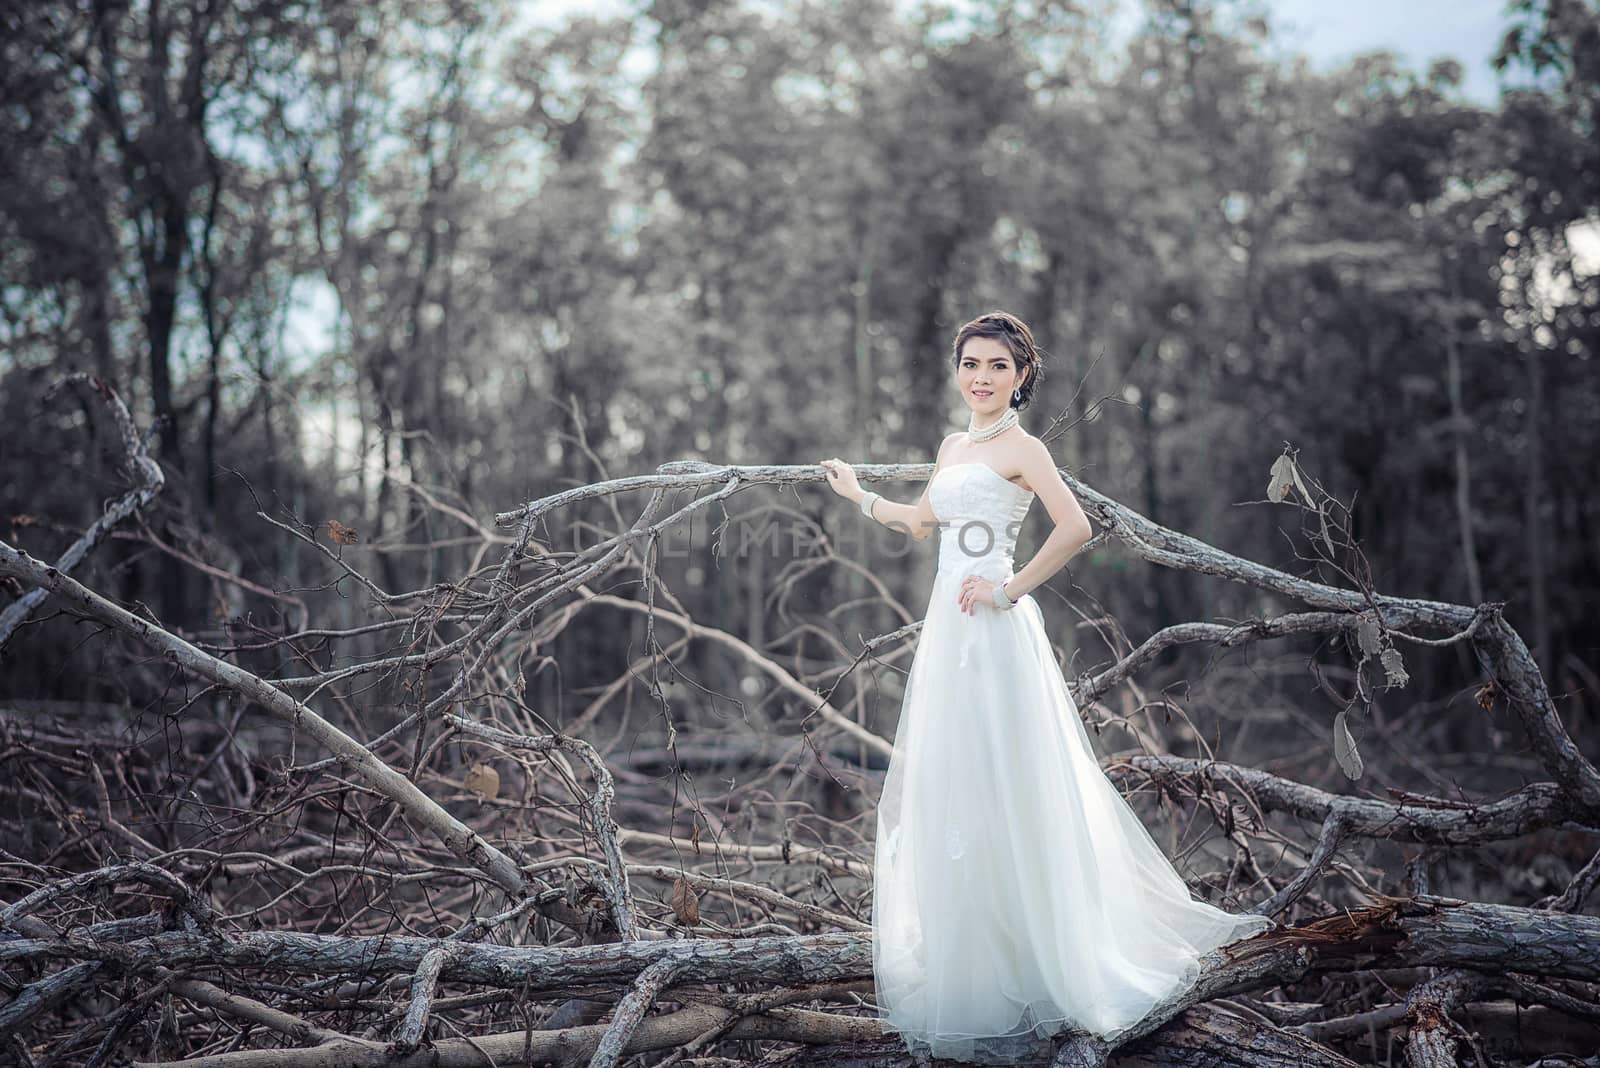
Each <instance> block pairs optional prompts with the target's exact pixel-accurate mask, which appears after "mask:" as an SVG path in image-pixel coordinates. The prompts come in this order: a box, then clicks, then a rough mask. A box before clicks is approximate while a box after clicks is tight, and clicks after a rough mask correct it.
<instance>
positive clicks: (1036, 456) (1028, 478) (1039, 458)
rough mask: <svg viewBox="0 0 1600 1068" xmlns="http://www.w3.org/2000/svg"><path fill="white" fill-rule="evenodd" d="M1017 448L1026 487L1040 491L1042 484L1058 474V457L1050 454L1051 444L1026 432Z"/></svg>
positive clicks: (1045, 483)
mask: <svg viewBox="0 0 1600 1068" xmlns="http://www.w3.org/2000/svg"><path fill="white" fill-rule="evenodd" d="M1013 448H1014V449H1016V459H1017V467H1019V468H1020V469H1021V471H1022V479H1023V482H1024V483H1025V484H1026V485H1025V488H1027V489H1031V490H1033V491H1035V492H1037V491H1038V489H1039V487H1040V486H1043V485H1047V484H1049V482H1050V480H1051V476H1053V475H1056V474H1057V472H1056V458H1055V457H1054V456H1052V455H1050V446H1048V445H1046V444H1045V443H1044V442H1043V441H1040V440H1039V439H1038V438H1036V437H1034V436H1033V435H1032V434H1025V435H1024V436H1023V438H1022V439H1021V440H1020V441H1018V442H1017V443H1016V445H1014V446H1013Z"/></svg>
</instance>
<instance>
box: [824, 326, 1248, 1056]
mask: <svg viewBox="0 0 1600 1068" xmlns="http://www.w3.org/2000/svg"><path fill="white" fill-rule="evenodd" d="M952 357H953V361H954V365H955V378H956V384H957V385H958V386H959V387H960V390H961V396H962V398H963V399H964V400H965V401H966V402H967V405H968V407H969V408H970V409H971V411H972V415H971V421H970V425H969V429H968V430H967V432H966V433H955V434H951V435H950V436H949V437H947V438H945V440H944V442H943V444H941V445H940V447H939V455H938V462H937V464H936V466H935V470H934V474H933V477H932V478H931V479H929V481H928V484H927V488H926V489H925V490H924V492H923V494H922V496H921V497H920V498H919V499H918V500H917V502H916V503H915V504H896V503H894V502H893V501H889V500H885V499H883V498H882V497H881V496H879V495H878V494H876V493H864V492H863V491H862V489H861V487H860V484H859V483H858V482H857V480H856V477H855V472H854V471H852V470H851V468H850V466H849V465H848V464H845V463H844V462H843V461H840V460H838V459H831V460H826V461H824V462H823V467H824V468H825V469H826V470H827V472H828V484H829V486H830V487H831V488H832V489H833V490H834V492H836V493H838V494H839V495H841V496H843V497H845V498H847V499H849V500H851V501H855V502H857V503H858V504H860V505H861V507H862V511H863V512H864V513H866V514H867V515H869V516H871V518H873V519H874V520H876V521H877V522H879V523H882V524H884V525H887V526H890V527H893V528H895V529H897V530H900V531H902V532H906V533H909V534H910V536H912V537H914V538H917V539H918V540H921V539H924V538H927V537H929V536H930V535H931V534H932V533H933V531H934V530H936V529H937V530H938V531H939V567H938V572H937V574H936V575H935V577H934V581H933V588H932V591H931V592H930V595H929V598H928V607H927V611H926V613H925V616H924V619H923V624H922V634H921V636H920V638H919V641H918V645H917V651H916V655H915V656H914V657H913V658H912V662H911V668H910V672H909V674H908V676H907V679H906V690H905V698H904V701H903V703H902V705H901V711H900V721H899V725H898V727H897V729H896V732H895V739H894V751H893V754H892V756H891V758H890V762H889V769H888V773H887V776H886V778H885V781H884V786H883V793H882V796H881V798H880V800H879V804H878V816H877V843H876V857H875V869H874V877H873V889H872V937H873V969H874V973H875V978H876V982H877V994H878V1009H879V1015H880V1018H881V1021H882V1026H883V1030H884V1031H885V1032H891V1033H892V1032H898V1033H899V1034H900V1035H901V1038H902V1040H903V1041H904V1042H905V1044H906V1048H907V1049H908V1050H909V1051H910V1052H912V1053H931V1054H933V1055H935V1056H940V1057H947V1058H952V1059H957V1060H966V1061H1002V1062H1003V1061H1008V1060H1012V1059H1015V1058H1019V1057H1024V1056H1029V1055H1033V1054H1037V1053H1038V1052H1039V1050H1040V1048H1041V1047H1040V1041H1041V1040H1042V1039H1046V1038H1048V1037H1051V1036H1056V1035H1059V1034H1060V1033H1061V1032H1064V1031H1069V1030H1076V1031H1089V1032H1092V1033H1094V1034H1096V1035H1099V1036H1100V1037H1102V1038H1105V1039H1115V1038H1116V1037H1118V1036H1119V1035H1120V1034H1122V1033H1123V1032H1125V1031H1126V1030H1128V1029H1129V1028H1130V1027H1131V1026H1133V1025H1134V1024H1135V1023H1137V1022H1138V1021H1139V1020H1141V1019H1142V1018H1143V1017H1144V1016H1145V1015H1146V1014H1147V1013H1148V1012H1149V1010H1150V1009H1152V1008H1154V1007H1155V1006H1156V1005H1157V1004H1158V1003H1160V1002H1161V1001H1163V1000H1165V999H1167V998H1168V997H1170V996H1172V995H1173V994H1175V993H1177V992H1179V991H1181V990H1182V989H1185V988H1187V987H1188V986H1189V985H1190V984H1192V983H1193V982H1194V980H1195V978H1196V976H1197V974H1198V970H1199V968H1198V961H1197V958H1198V957H1200V956H1201V955H1202V954H1204V953H1206V952H1208V951H1210V950H1212V949H1215V948H1217V947H1218V946H1221V945H1223V944H1226V943H1229V942H1232V941H1236V940H1238V939H1240V938H1244V937H1246V936H1249V935H1253V934H1257V933H1259V932H1261V931H1263V930H1265V929H1267V928H1268V927H1270V926H1272V921H1271V920H1270V919H1268V918H1267V917H1264V916H1258V915H1253V914H1242V915H1240V914H1233V913H1229V912H1226V911H1223V910H1222V909H1219V908H1216V907H1215V906H1213V905H1210V904H1208V903H1206V902H1203V901H1199V900H1197V899H1195V898H1194V897H1193V896H1192V895H1191V894H1190V892H1189V888H1188V887H1187V886H1186V885H1185V884H1184V882H1183V879H1182V877H1181V876H1179V875H1178V873H1177V871H1176V870H1175V869H1174V868H1173V866H1172V863H1171V862H1170V861H1169V860H1168V859H1167V857H1166V855H1165V854H1164V853H1163V852H1162V851H1161V848H1160V846H1159V845H1157V844H1156V842H1155V840H1154V839H1153V838H1152V837H1151V836H1150V833H1149V832H1148V831H1147V830H1146V829H1145V827H1144V825H1143V824H1141V823H1140V822H1139V818H1138V816H1137V815H1136V814H1135V813H1134V811H1133V809H1132V808H1131V807H1130V806H1129V805H1128V803H1127V801H1126V800H1124V799H1123V797H1122V795H1121V794H1119V793H1118V792H1117V790H1116V788H1115V787H1114V786H1113V785H1112V783H1111V781H1110V780H1109V779H1108V778H1106V776H1105V773H1104V772H1102V771H1101V770H1100V764H1099V761H1098V759H1097V758H1096V756H1095V753H1094V749H1093V747H1092V746H1091V745H1090V742H1089V735H1088V732H1087V730H1085V728H1084V726H1083V722H1082V720H1081V719H1080V717H1079V715H1078V709H1077V706H1076V705H1075V704H1074V703H1073V700H1072V697H1071V694H1070V693H1069V692H1068V690H1067V686H1066V682H1065V680H1064V679H1063V678H1062V675H1061V669H1060V667H1059V665H1057V663H1056V661H1055V656H1054V654H1053V653H1052V651H1051V648H1050V643H1049V640H1048V638H1047V637H1046V634H1045V630H1044V622H1043V618H1042V616H1041V615H1040V612H1039V607H1038V605H1037V604H1036V603H1035V601H1034V599H1033V597H1032V596H1030V591H1032V590H1034V589H1036V588H1038V587H1039V586H1040V585H1041V584H1042V583H1044V582H1045V581H1046V580H1047V579H1048V578H1049V577H1050V576H1051V575H1053V574H1054V573H1055V572H1056V571H1057V570H1059V569H1060V568H1061V567H1062V565H1064V564H1065V563H1066V562H1067V560H1068V559H1069V558H1070V557H1072V555H1073V554H1074V553H1076V552H1077V551H1078V550H1079V549H1080V548H1082V547H1083V545H1084V544H1085V543H1086V542H1087V541H1088V540H1089V538H1090V534H1091V529H1090V526H1089V521H1088V519H1087V517H1085V515H1084V513H1083V509H1082V507H1081V506H1080V505H1079V504H1078V501H1077V498H1076V497H1074V496H1073V494H1072V491H1071V489H1069V488H1068V486H1067V485H1066V483H1065V482H1064V481H1062V479H1061V476H1060V474H1059V473H1058V472H1057V471H1056V465H1055V461H1054V459H1053V458H1052V457H1051V455H1050V452H1049V449H1048V448H1047V447H1046V446H1045V444H1044V443H1043V442H1041V441H1040V440H1039V439H1038V438H1035V437H1033V436H1032V435H1030V434H1029V433H1027V431H1025V430H1024V429H1022V427H1021V426H1020V425H1018V423H1017V411H1018V409H1020V408H1022V407H1024V406H1025V405H1026V404H1027V402H1028V400H1029V399H1030V396H1031V395H1032V393H1033V390H1034V387H1035V385H1036V384H1037V382H1038V379H1039V374H1040V366H1041V362H1042V361H1041V356H1040V353H1039V350H1038V349H1037V347H1036V346H1035V345H1034V340H1033V335H1032V332H1031V331H1030V330H1029V329H1028V327H1027V326H1026V325H1025V324H1024V323H1022V322H1021V320H1019V319H1017V318H1016V317H1015V316H1013V315H1010V314H1009V313H1006V312H1001V311H996V312H990V313H988V314H986V315H982V316H979V317H978V318H976V319H974V320H972V321H971V322H969V323H967V324H965V325H964V326H962V327H961V329H960V330H959V331H957V333H956V336H955V340H954V344H953V346H952ZM1035 497H1038V498H1040V499H1041V500H1043V501H1044V505H1045V508H1046V510H1047V511H1048V512H1049V513H1050V517H1051V519H1052V520H1054V523H1055V529H1054V530H1053V531H1052V532H1051V534H1050V536H1049V538H1048V539H1047V540H1046V541H1045V543H1044V544H1043V546H1041V547H1040V549H1039V551H1038V553H1037V554H1036V555H1035V556H1034V557H1033V559H1031V560H1029V561H1028V563H1027V565H1026V566H1024V567H1023V568H1022V570H1021V571H1014V570H1013V568H1012V549H1013V547H1014V546H1015V544H1016V537H1017V532H1018V529H1019V528H1020V525H1021V521H1022V518H1023V516H1024V515H1026V514H1027V511H1028V507H1029V505H1031V504H1032V503H1033V499H1034V498H1035Z"/></svg>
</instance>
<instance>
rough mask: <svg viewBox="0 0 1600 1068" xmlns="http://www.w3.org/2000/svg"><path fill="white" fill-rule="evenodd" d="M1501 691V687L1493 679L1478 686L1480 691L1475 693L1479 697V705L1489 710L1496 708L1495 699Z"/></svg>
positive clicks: (1486, 710)
mask: <svg viewBox="0 0 1600 1068" xmlns="http://www.w3.org/2000/svg"><path fill="white" fill-rule="evenodd" d="M1499 693H1500V687H1499V686H1497V685H1496V684H1495V681H1494V680H1493V679H1490V680H1489V681H1488V682H1486V683H1484V684H1483V685H1482V686H1479V687H1478V692H1477V693H1475V694H1473V696H1474V697H1476V698H1477V699H1478V707H1479V708H1481V709H1483V710H1484V711H1485V712H1488V711H1490V710H1492V709H1493V708H1494V699H1495V697H1497V696H1498V695H1499Z"/></svg>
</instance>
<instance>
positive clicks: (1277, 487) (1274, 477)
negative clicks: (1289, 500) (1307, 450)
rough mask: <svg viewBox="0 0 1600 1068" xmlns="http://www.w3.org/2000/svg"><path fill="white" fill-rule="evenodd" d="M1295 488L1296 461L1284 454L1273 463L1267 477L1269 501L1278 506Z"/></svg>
mask: <svg viewBox="0 0 1600 1068" xmlns="http://www.w3.org/2000/svg"><path fill="white" fill-rule="evenodd" d="M1293 488H1294V461H1292V460H1290V459H1289V454H1288V453H1282V454H1280V455H1279V456H1278V458H1277V459H1276V460H1274V461H1272V471H1271V473H1270V474H1269V475H1268V476H1267V500H1269V501H1271V502H1273V503H1274V504H1277V503H1279V502H1280V501H1282V500H1283V499H1284V498H1285V497H1287V496H1288V495H1289V491H1290V490H1291V489H1293Z"/></svg>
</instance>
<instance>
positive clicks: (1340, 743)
mask: <svg viewBox="0 0 1600 1068" xmlns="http://www.w3.org/2000/svg"><path fill="white" fill-rule="evenodd" d="M1348 711H1349V710H1348V709H1343V708H1341V709H1340V710H1339V714H1338V715H1337V716H1334V717H1333V756H1334V759H1335V760H1337V761H1338V762H1339V768H1340V770H1342V771H1343V772H1344V773H1345V775H1346V776H1348V777H1349V778H1352V779H1359V778H1361V772H1362V771H1363V770H1364V768H1363V766H1362V763H1361V753H1360V752H1359V751H1358V750H1357V749H1356V739H1355V735H1353V734H1351V733H1350V724H1349V722H1348Z"/></svg>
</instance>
